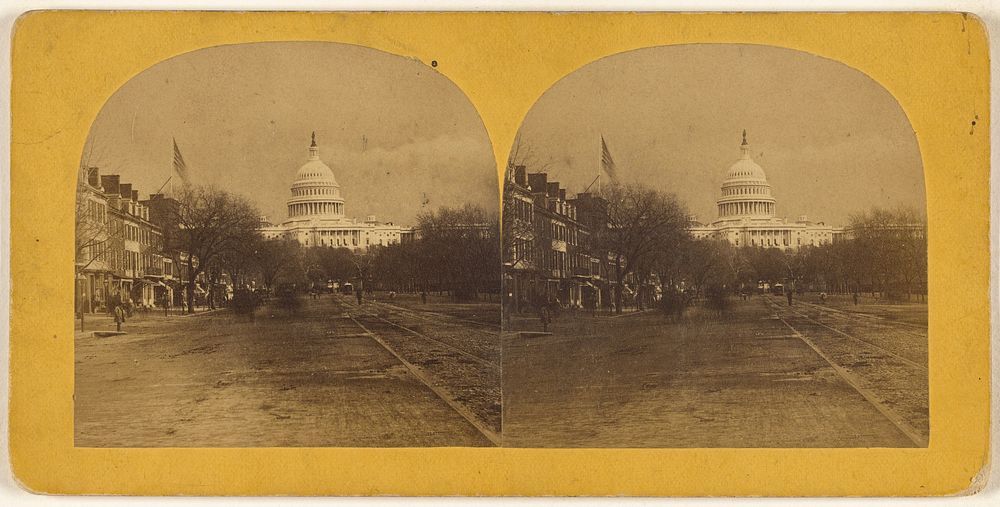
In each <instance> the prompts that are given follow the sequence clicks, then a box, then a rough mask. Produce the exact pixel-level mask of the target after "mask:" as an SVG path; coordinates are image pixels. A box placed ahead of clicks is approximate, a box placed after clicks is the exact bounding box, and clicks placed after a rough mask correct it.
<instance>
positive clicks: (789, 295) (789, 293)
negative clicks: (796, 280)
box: [785, 289, 792, 306]
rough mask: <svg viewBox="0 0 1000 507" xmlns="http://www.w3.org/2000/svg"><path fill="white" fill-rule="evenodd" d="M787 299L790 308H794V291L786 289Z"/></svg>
mask: <svg viewBox="0 0 1000 507" xmlns="http://www.w3.org/2000/svg"><path fill="white" fill-rule="evenodd" d="M785 297H786V298H788V306H792V289H785Z"/></svg>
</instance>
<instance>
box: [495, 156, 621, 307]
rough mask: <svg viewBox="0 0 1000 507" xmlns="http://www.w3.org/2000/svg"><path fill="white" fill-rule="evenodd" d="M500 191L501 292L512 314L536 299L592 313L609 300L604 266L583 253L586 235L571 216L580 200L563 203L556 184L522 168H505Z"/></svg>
mask: <svg viewBox="0 0 1000 507" xmlns="http://www.w3.org/2000/svg"><path fill="white" fill-rule="evenodd" d="M504 192H505V196H504V202H505V203H506V209H505V210H504V217H503V220H504V221H505V226H504V234H508V235H509V238H507V239H505V240H504V241H505V242H506V243H507V245H506V247H505V249H504V250H505V252H504V256H505V259H504V280H505V285H506V287H505V293H506V294H507V296H506V297H507V298H509V299H511V301H510V303H511V304H512V305H513V308H514V311H524V310H526V309H530V308H533V307H534V306H535V305H536V304H537V303H538V301H537V300H538V299H545V300H550V301H551V300H558V301H559V303H560V304H561V305H563V306H573V307H586V306H590V305H593V307H595V308H598V307H600V306H602V301H610V299H609V298H608V297H607V293H608V285H607V282H606V280H607V279H606V276H605V273H606V266H605V265H604V263H601V262H600V259H599V258H598V257H594V256H593V255H592V252H591V251H590V250H589V249H588V246H589V244H588V241H589V238H590V230H589V228H588V226H587V225H586V224H584V223H582V222H581V221H580V220H579V219H578V216H577V204H576V201H579V200H580V197H579V196H578V197H577V199H567V197H566V189H565V188H562V187H561V186H560V185H559V183H558V182H555V181H548V175H547V174H546V173H533V174H527V170H526V168H525V166H523V165H518V166H515V167H513V168H512V169H511V171H510V172H509V179H508V181H507V184H506V185H505V187H504ZM588 196H589V194H588ZM590 203H591V202H590V201H587V203H585V204H590ZM588 216H589V215H588Z"/></svg>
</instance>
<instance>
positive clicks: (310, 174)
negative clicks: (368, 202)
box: [260, 132, 414, 251]
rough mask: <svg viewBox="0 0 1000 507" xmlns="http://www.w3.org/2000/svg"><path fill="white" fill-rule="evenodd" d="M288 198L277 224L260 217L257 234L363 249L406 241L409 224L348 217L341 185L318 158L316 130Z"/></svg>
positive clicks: (322, 245)
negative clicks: (407, 225) (286, 211)
mask: <svg viewBox="0 0 1000 507" xmlns="http://www.w3.org/2000/svg"><path fill="white" fill-rule="evenodd" d="M291 194H292V195H291V197H290V198H289V199H288V201H287V207H288V217H287V219H286V220H285V221H284V222H282V223H280V224H272V223H270V222H269V221H268V220H267V218H266V217H262V218H261V227H260V233H261V235H263V236H264V237H265V238H267V239H278V238H285V239H292V240H295V241H298V242H299V244H301V245H303V246H320V247H334V248H347V249H350V250H355V251H359V250H360V251H364V250H367V249H368V248H370V247H374V246H378V245H391V244H395V243H402V242H406V241H408V240H410V239H412V238H413V234H414V230H413V228H412V227H402V226H399V225H395V224H392V223H382V222H378V221H377V220H376V219H375V216H374V215H369V216H368V217H367V218H365V220H363V221H359V220H356V219H348V218H347V217H346V215H345V211H346V210H345V202H344V197H343V195H342V194H341V189H340V184H339V183H337V179H336V177H334V174H333V170H331V169H330V166H328V165H326V164H325V163H324V162H323V161H322V160H321V159H320V158H319V147H318V146H317V144H316V133H315V132H314V133H313V136H312V143H311V144H310V146H309V158H308V160H307V161H306V163H305V164H303V165H302V167H300V168H299V170H298V171H297V172H296V173H295V179H294V180H293V181H292V185H291Z"/></svg>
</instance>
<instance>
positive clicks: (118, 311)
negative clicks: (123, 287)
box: [114, 305, 125, 333]
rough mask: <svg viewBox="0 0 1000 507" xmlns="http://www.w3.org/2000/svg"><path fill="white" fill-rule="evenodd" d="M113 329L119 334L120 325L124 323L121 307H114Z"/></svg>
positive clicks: (123, 312)
mask: <svg viewBox="0 0 1000 507" xmlns="http://www.w3.org/2000/svg"><path fill="white" fill-rule="evenodd" d="M114 312H115V329H116V330H117V331H118V332H119V333H120V332H121V331H122V323H123V322H125V309H124V308H122V305H117V306H115V310H114Z"/></svg>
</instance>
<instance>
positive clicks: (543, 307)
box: [538, 301, 551, 333]
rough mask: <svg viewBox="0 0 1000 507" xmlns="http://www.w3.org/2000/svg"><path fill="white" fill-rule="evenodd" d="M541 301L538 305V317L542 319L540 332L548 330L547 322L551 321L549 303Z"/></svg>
mask: <svg viewBox="0 0 1000 507" xmlns="http://www.w3.org/2000/svg"><path fill="white" fill-rule="evenodd" d="M546 303H547V301H546V302H545V303H542V304H540V305H538V318H539V319H540V320H541V321H542V332H546V333H547V332H548V331H549V322H550V321H551V315H550V314H549V305H548V304H546Z"/></svg>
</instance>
